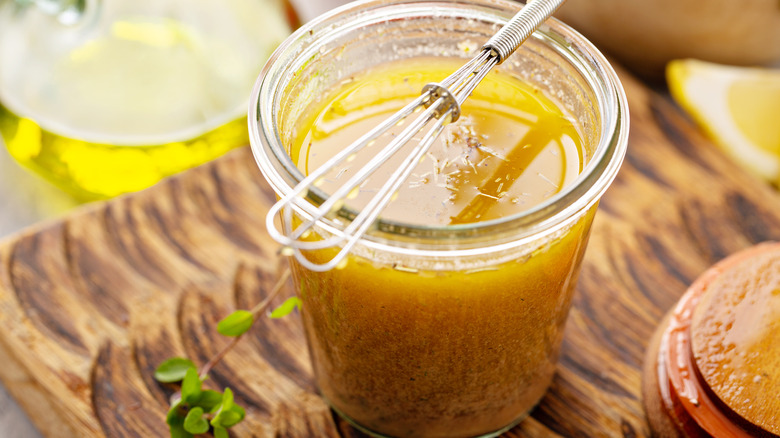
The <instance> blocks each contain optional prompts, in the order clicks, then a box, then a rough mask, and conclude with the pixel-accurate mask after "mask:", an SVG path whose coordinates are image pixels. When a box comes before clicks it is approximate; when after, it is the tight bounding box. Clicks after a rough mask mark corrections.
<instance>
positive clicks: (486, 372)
mask: <svg viewBox="0 0 780 438" xmlns="http://www.w3.org/2000/svg"><path fill="white" fill-rule="evenodd" d="M520 7H521V5H520V4H518V3H514V2H510V1H503V0H498V1H496V0H454V1H442V0H439V1H427V2H415V1H409V0H379V1H364V2H357V3H353V4H351V5H347V6H346V7H343V8H340V9H337V10H335V11H333V12H332V13H330V14H328V15H325V16H323V17H320V18H319V19H317V20H314V21H312V22H310V23H308V24H307V25H305V26H304V27H303V28H301V29H300V30H299V31H297V32H296V33H295V34H293V36H291V37H290V38H289V39H288V40H287V41H286V42H285V43H283V44H282V45H281V46H280V47H279V49H278V50H277V51H276V52H275V54H274V55H273V56H272V57H271V59H270V60H269V62H268V63H267V64H266V67H265V68H264V71H263V74H262V75H261V77H260V79H258V81H257V83H256V85H255V89H254V90H253V92H252V96H251V102H250V109H249V111H250V115H249V128H250V141H251V145H252V151H253V153H254V155H255V158H256V160H257V162H258V165H259V167H260V169H261V171H262V173H263V175H264V176H265V177H266V179H267V180H268V181H269V183H270V185H271V186H272V187H273V189H274V190H275V191H276V192H277V193H278V194H279V195H280V196H284V195H285V194H287V193H289V192H290V191H291V190H292V187H294V186H295V184H296V183H297V182H298V181H300V180H301V179H302V178H303V175H302V173H301V172H300V171H299V170H298V169H297V168H296V166H295V164H294V163H293V161H292V160H291V158H290V156H289V154H288V153H289V148H290V145H291V141H292V138H293V136H294V133H295V130H296V123H298V121H299V120H300V119H302V118H303V116H304V114H305V113H306V111H307V108H308V107H309V105H310V104H311V103H312V102H313V101H315V100H316V99H317V97H318V96H322V95H326V94H327V93H326V92H327V91H328V90H329V89H331V88H332V87H334V86H335V84H338V83H339V82H340V81H342V80H343V79H344V78H348V77H350V75H353V74H355V73H358V72H361V71H364V70H366V69H367V68H369V67H371V66H374V65H378V64H380V63H386V62H391V61H400V60H404V59H408V58H414V57H421V56H437V57H455V58H464V59H463V61H464V62H465V60H466V59H467V58H469V57H470V56H472V55H473V51H469V50H463V47H464V46H470V45H471V43H472V42H477V44H482V43H483V42H484V41H486V40H487V38H488V37H489V36H491V35H492V34H494V33H495V32H496V31H497V29H499V28H500V26H501V25H502V24H504V23H505V22H506V21H507V20H508V19H509V18H511V17H512V16H513V15H514V14H515V13H516V12H517V10H518V8H520ZM477 47H478V45H477ZM500 69H501V70H502V71H503V72H504V73H509V74H511V75H514V76H516V77H519V78H521V79H522V80H523V81H525V82H528V83H530V84H532V85H533V86H534V87H535V88H536V89H538V90H540V91H541V92H543V93H545V94H546V95H547V96H548V97H550V98H551V99H552V100H553V101H555V102H556V103H557V104H558V105H559V106H560V107H561V108H564V109H565V111H566V112H567V113H569V114H572V115H573V116H574V117H575V118H576V124H577V125H578V128H579V129H580V131H581V132H582V134H583V138H584V149H585V155H586V164H585V166H584V170H583V171H582V173H581V174H580V175H579V176H578V177H577V178H576V180H575V181H574V182H573V183H572V184H570V185H569V186H568V187H567V188H565V189H564V190H562V191H561V192H559V193H558V194H557V195H555V196H553V197H552V198H550V199H548V200H546V201H544V202H542V203H541V204H539V205H536V206H534V207H532V208H530V209H527V210H524V211H519V212H517V213H516V214H514V215H511V216H508V217H503V218H500V219H496V220H491V221H486V222H479V223H473V224H463V225H450V226H441V227H438V226H423V225H412V224H407V223H398V222H390V221H387V220H381V219H380V220H379V221H378V223H377V224H376V227H375V229H373V230H372V231H370V232H369V233H367V234H366V235H365V236H363V238H361V240H360V242H359V244H358V245H356V246H355V247H354V248H353V249H352V251H351V254H350V255H349V256H348V258H347V263H346V264H345V265H344V266H341V267H340V268H338V269H333V270H330V271H326V272H312V271H309V270H307V269H306V268H304V267H302V266H301V265H300V264H299V263H298V262H296V261H295V260H292V261H291V263H292V268H293V272H294V278H295V283H296V287H297V293H298V295H299V296H300V298H301V299H302V302H303V305H302V317H303V324H304V328H305V332H306V335H307V339H308V343H309V349H310V353H311V360H312V363H313V368H314V372H315V378H316V383H317V385H318V387H319V389H320V392H321V394H322V396H323V397H324V398H325V399H326V400H327V401H328V403H329V404H330V405H331V406H332V407H333V409H334V410H336V411H337V412H338V413H339V414H340V415H342V416H343V417H345V418H346V419H347V420H349V421H350V422H352V423H353V424H355V425H356V426H357V427H359V428H362V429H363V430H366V431H368V432H369V433H372V434H375V435H385V436H493V435H497V434H499V433H500V432H502V431H504V430H507V429H508V428H510V427H512V426H513V425H515V424H517V423H518V422H519V421H521V420H522V419H523V418H524V417H525V416H526V415H527V414H528V413H529V411H530V410H531V409H532V408H533V407H534V406H535V405H536V404H537V403H538V402H539V400H540V399H541V398H542V396H543V395H544V393H545V391H546V389H547V388H548V386H549V384H550V382H551V380H552V377H553V374H554V370H555V366H556V361H557V357H558V351H559V347H560V343H561V339H562V336H563V327H564V323H565V321H566V316H567V314H568V309H569V306H570V303H571V297H572V293H573V290H574V285H575V283H576V277H577V274H578V271H579V266H580V262H581V260H582V257H583V254H584V251H585V247H586V243H587V239H588V233H589V229H590V225H591V222H592V219H593V216H594V213H595V210H596V205H597V203H598V200H599V198H600V197H601V195H602V194H603V193H604V191H605V190H606V189H607V187H608V186H609V184H610V183H611V181H612V180H613V179H614V177H615V175H616V173H617V171H618V169H619V167H620V164H621V162H622V159H623V156H624V154H625V151H626V146H627V137H628V108H627V104H626V99H625V95H624V92H623V89H622V87H621V85H620V83H619V81H618V78H617V77H616V75H615V73H614V71H613V70H612V69H611V67H610V66H609V65H608V63H607V61H606V60H605V59H604V58H603V56H602V55H601V54H600V53H599V52H598V51H597V50H596V49H595V48H594V47H593V46H592V45H591V44H590V43H589V42H587V41H586V40H585V39H584V38H583V37H581V36H580V35H578V34H577V33H576V32H574V31H573V30H571V29H570V28H568V27H567V26H565V25H563V24H562V23H560V22H558V21H555V20H551V21H549V22H548V23H547V24H546V25H543V26H542V28H541V29H540V30H539V31H537V32H536V33H534V35H533V36H532V37H531V38H530V39H529V40H528V41H527V42H526V43H524V44H523V46H522V47H521V48H520V49H519V50H518V51H517V52H516V53H515V54H514V55H512V56H511V57H510V58H509V59H508V60H507V61H506V62H504V63H503V64H502V65H501V66H500ZM311 201H312V202H313V203H315V204H316V203H317V202H318V200H317V199H315V198H312V199H311ZM346 217H348V215H347V216H346ZM343 222H344V220H341V221H339V222H336V221H333V220H330V219H328V220H323V221H321V222H319V223H318V224H317V227H316V232H317V233H318V234H319V235H321V236H323V237H327V236H329V235H333V234H338V233H339V232H340V229H342V228H343ZM311 256H312V257H314V258H316V257H319V256H320V255H318V254H316V253H315V254H311Z"/></svg>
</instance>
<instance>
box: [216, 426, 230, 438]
mask: <svg viewBox="0 0 780 438" xmlns="http://www.w3.org/2000/svg"><path fill="white" fill-rule="evenodd" d="M214 438H230V435H228V431H227V429H225V428H224V427H215V428H214Z"/></svg>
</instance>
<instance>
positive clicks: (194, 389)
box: [181, 368, 202, 403]
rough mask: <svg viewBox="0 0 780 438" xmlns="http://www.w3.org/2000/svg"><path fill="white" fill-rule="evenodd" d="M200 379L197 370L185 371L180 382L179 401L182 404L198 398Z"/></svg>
mask: <svg viewBox="0 0 780 438" xmlns="http://www.w3.org/2000/svg"><path fill="white" fill-rule="evenodd" d="M201 383H202V382H201V381H200V377H199V376H198V370H196V369H195V368H189V369H187V374H186V375H185V376H184V380H183V381H182V382H181V399H182V401H184V402H187V403H192V402H193V401H195V400H197V399H198V397H200V393H201V391H200V388H201Z"/></svg>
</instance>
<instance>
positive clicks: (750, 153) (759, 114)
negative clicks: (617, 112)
mask: <svg viewBox="0 0 780 438" xmlns="http://www.w3.org/2000/svg"><path fill="white" fill-rule="evenodd" d="M666 78H667V81H668V84H669V91H670V92H671V94H672V97H673V98H674V99H675V100H676V101H677V103H678V104H680V106H681V107H683V109H684V110H686V111H687V112H688V113H689V114H690V115H691V116H692V117H693V118H694V120H696V122H697V123H698V124H699V125H700V126H701V127H702V128H703V129H704V130H705V131H706V132H707V134H708V135H709V136H710V137H711V138H712V139H713V141H715V143H716V144H718V145H719V146H720V147H721V148H723V150H725V151H726V153H728V154H729V155H731V156H732V157H733V158H734V159H735V160H736V161H737V162H738V163H740V164H741V165H742V166H744V167H745V168H746V169H748V170H749V171H751V172H752V173H754V174H756V175H758V176H759V177H761V178H764V179H766V180H768V181H771V182H773V183H775V184H779V183H780V70H772V69H768V68H755V67H734V66H726V65H720V64H712V63H709V62H703V61H697V60H693V59H683V60H676V61H672V62H670V63H669V64H668V65H667V68H666Z"/></svg>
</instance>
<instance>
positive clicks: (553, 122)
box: [291, 59, 583, 225]
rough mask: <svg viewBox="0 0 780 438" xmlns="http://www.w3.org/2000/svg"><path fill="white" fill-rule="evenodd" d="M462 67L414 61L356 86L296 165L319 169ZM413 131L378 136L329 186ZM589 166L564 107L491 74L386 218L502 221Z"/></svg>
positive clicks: (322, 119)
mask: <svg viewBox="0 0 780 438" xmlns="http://www.w3.org/2000/svg"><path fill="white" fill-rule="evenodd" d="M457 67H458V64H457V63H456V62H452V61H450V62H447V61H445V60H440V59H425V60H415V61H406V62H405V63H402V64H390V65H386V66H384V67H382V68H379V69H376V70H374V71H372V72H371V73H370V74H368V76H366V77H361V78H356V79H353V80H350V81H348V82H347V83H346V84H344V86H343V88H342V89H340V90H338V91H337V92H336V94H335V95H334V96H333V98H332V99H328V100H329V101H328V103H327V105H325V107H324V108H322V109H321V110H320V111H318V112H317V115H316V116H315V118H314V120H309V121H308V123H309V126H307V127H305V128H304V129H302V130H301V132H300V135H299V138H297V139H296V141H295V147H294V148H293V150H292V151H291V156H292V158H293V161H294V162H296V163H297V164H298V167H299V168H300V169H301V170H302V171H303V172H304V173H309V172H310V171H313V170H314V169H317V168H318V167H320V166H321V165H322V164H324V163H325V161H326V160H327V159H328V158H330V157H331V156H333V155H335V154H336V153H337V152H338V151H340V150H341V148H343V147H344V146H345V145H348V144H350V143H351V142H353V141H355V140H356V139H357V138H358V137H359V136H360V135H362V134H364V133H366V132H368V131H369V130H371V128H373V127H375V126H376V125H378V124H379V123H381V122H382V121H383V120H385V119H387V118H388V117H390V116H391V115H392V114H393V113H394V112H395V111H397V110H398V109H399V108H400V107H401V106H402V105H403V104H405V103H408V102H409V101H411V100H412V99H414V98H415V97H417V96H418V95H419V93H420V90H422V87H423V86H424V85H425V84H426V83H428V82H433V81H437V80H441V79H442V78H444V77H446V76H447V75H448V74H449V73H451V72H452V71H454V70H455V69H457ZM404 128H405V126H404V125H400V126H397V127H396V128H395V129H393V130H391V131H390V132H389V133H387V134H386V135H384V136H383V137H381V138H380V139H378V140H377V141H376V143H375V144H373V145H372V146H371V147H369V148H368V149H366V151H365V152H361V153H359V154H357V155H356V156H355V160H354V161H351V162H349V163H348V164H347V165H346V166H343V167H341V168H338V169H336V170H335V171H334V172H333V174H332V175H330V177H328V178H326V179H325V180H324V181H323V183H322V184H321V185H320V188H321V189H322V190H324V191H325V192H326V193H332V192H333V191H335V189H336V188H337V187H338V186H339V185H340V184H343V183H344V182H345V181H346V180H347V178H348V177H349V176H350V175H351V174H352V173H353V172H354V171H355V170H357V169H360V168H361V167H363V165H364V164H365V163H366V162H368V160H370V159H371V158H372V157H373V156H374V155H375V153H376V151H379V150H380V149H381V148H382V147H384V146H385V145H387V143H389V141H390V140H391V139H392V138H393V137H394V136H395V135H397V134H398V133H400V131H401V130H403V129H404ZM421 136H422V134H421V135H419V136H418V138H419V137H421ZM411 146H412V144H410V145H409V147H411ZM407 149H408V148H407ZM404 157H405V154H404V153H398V154H396V155H395V156H394V157H393V159H392V160H390V161H389V162H388V163H387V165H385V166H383V167H382V169H381V170H380V172H379V173H378V174H377V175H376V176H375V177H373V179H372V180H369V182H368V183H366V184H365V185H364V186H363V187H362V189H361V190H360V192H359V194H358V195H357V197H356V199H355V200H354V201H350V202H349V205H350V206H352V205H355V206H357V207H360V206H362V205H364V204H365V203H366V202H367V200H368V199H370V197H371V196H372V194H373V192H374V188H378V187H380V186H381V184H382V183H383V182H384V181H386V180H387V178H388V177H389V175H390V173H391V172H392V171H393V170H394V169H396V168H397V167H398V166H399V165H400V163H401V161H402V160H403V158H404ZM582 165H583V152H582V144H581V140H580V136H579V134H578V133H577V130H576V128H575V126H574V125H573V124H572V122H571V120H570V119H569V118H567V117H566V116H565V115H564V114H563V113H562V112H561V110H560V109H559V108H558V107H557V106H555V104H553V103H552V102H551V101H550V100H549V99H548V98H546V97H545V96H543V95H542V94H541V93H539V92H538V91H535V90H534V89H532V88H530V87H529V86H528V85H527V84H525V83H524V82H521V81H519V80H518V79H516V78H514V77H512V76H508V75H501V74H495V73H494V74H490V75H488V77H487V78H486V79H485V80H484V81H483V82H482V83H481V84H480V86H479V87H477V89H476V90H475V92H474V94H473V95H472V96H471V97H470V98H469V99H468V100H467V101H466V103H465V104H464V105H463V108H462V115H461V117H460V118H459V120H457V121H456V122H455V123H452V124H449V125H447V127H446V128H445V131H444V132H443V134H442V135H441V136H439V137H438V138H437V140H436V142H435V143H434V145H433V146H432V147H431V150H430V152H429V153H428V154H427V156H426V157H425V158H424V159H423V161H422V162H421V163H420V164H419V165H418V166H417V168H416V171H415V172H414V173H413V174H412V176H411V178H410V179H409V180H408V181H407V183H406V184H405V185H404V186H403V187H402V188H401V190H400V191H399V193H398V195H397V197H396V199H395V200H394V202H392V203H391V204H390V205H389V206H388V208H387V209H385V210H384V212H383V214H382V217H383V218H384V219H386V220H391V221H398V222H404V223H413V224H417V225H449V224H463V223H473V222H481V221H485V220H490V219H497V218H500V217H504V216H508V215H511V214H514V213H517V212H519V211H522V210H524V209H527V208H529V207H531V206H533V205H535V204H538V203H540V202H541V201H543V200H545V199H547V198H549V197H551V196H552V195H554V194H556V193H558V192H559V191H560V190H561V189H562V188H563V187H564V186H566V185H567V184H568V183H570V182H571V181H572V180H573V179H574V178H576V177H577V175H579V173H580V172H581V170H582Z"/></svg>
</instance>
